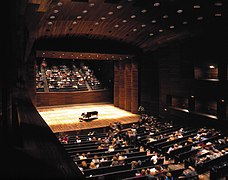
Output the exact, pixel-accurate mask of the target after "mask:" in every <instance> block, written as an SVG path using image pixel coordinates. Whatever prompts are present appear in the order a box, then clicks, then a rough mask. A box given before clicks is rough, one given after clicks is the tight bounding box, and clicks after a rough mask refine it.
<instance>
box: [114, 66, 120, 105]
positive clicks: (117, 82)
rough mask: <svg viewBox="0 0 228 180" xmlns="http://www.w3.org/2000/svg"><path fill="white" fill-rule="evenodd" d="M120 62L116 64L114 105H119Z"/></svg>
mask: <svg viewBox="0 0 228 180" xmlns="http://www.w3.org/2000/svg"><path fill="white" fill-rule="evenodd" d="M118 72H119V62H115V64H114V106H116V107H118V106H119V73H118Z"/></svg>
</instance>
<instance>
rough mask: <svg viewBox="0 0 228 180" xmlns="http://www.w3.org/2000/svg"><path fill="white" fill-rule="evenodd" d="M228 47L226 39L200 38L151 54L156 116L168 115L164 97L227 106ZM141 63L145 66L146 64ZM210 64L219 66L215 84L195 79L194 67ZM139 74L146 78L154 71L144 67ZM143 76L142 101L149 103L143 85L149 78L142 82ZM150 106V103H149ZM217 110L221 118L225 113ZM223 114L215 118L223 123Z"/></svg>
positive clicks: (146, 89)
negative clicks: (155, 80)
mask: <svg viewBox="0 0 228 180" xmlns="http://www.w3.org/2000/svg"><path fill="white" fill-rule="evenodd" d="M227 44H228V41H227V37H226V36H225V37H223V36H218V37H217V39H216V38H213V37H212V38H208V36H203V35H201V36H199V37H196V38H191V39H188V40H186V41H184V42H179V43H176V44H172V45H170V46H167V47H164V48H160V49H159V50H157V51H155V52H154V53H153V58H152V59H153V61H155V62H157V64H158V75H157V77H158V79H159V80H158V81H159V85H158V89H159V114H160V115H161V116H165V115H166V114H167V112H166V109H167V107H168V104H167V103H168V102H167V99H169V98H167V96H168V97H170V96H171V97H179V98H186V99H191V98H190V97H191V96H194V98H195V101H201V102H202V103H203V102H217V103H218V104H219V102H220V101H221V100H225V101H224V102H223V103H226V101H227V100H228V95H227V92H228V88H227V87H228V81H227V59H228V54H227V53H226V52H227V50H228V49H227V47H228V46H227ZM142 62H144V63H145V61H142ZM210 63H212V64H216V65H218V81H212V80H196V79H194V66H198V65H199V64H210ZM142 64H143V63H142ZM143 66H145V67H143ZM147 68H148V70H146V69H147ZM141 70H142V71H143V70H146V71H148V74H149V72H150V71H151V72H152V71H153V68H152V66H151V67H150V66H149V65H148V63H147V64H146V63H145V65H142V68H141ZM145 76H146V72H141V77H142V84H141V93H142V94H141V100H144V99H149V93H148V92H149V90H148V89H150V87H148V86H147V85H146V82H148V80H147V79H148V77H146V78H145ZM143 77H144V78H145V79H143ZM150 102H151V103H152V102H153V101H152V100H151V99H150ZM169 105H170V104H169ZM171 105H172V104H171ZM208 105H210V104H208ZM219 108H223V106H218V108H217V112H219V113H223V114H224V111H223V110H222V109H219ZM173 112H174V113H175V111H173ZM223 114H220V115H219V114H217V116H218V117H222V119H224V115H223ZM222 119H221V120H222ZM225 119H226V118H225Z"/></svg>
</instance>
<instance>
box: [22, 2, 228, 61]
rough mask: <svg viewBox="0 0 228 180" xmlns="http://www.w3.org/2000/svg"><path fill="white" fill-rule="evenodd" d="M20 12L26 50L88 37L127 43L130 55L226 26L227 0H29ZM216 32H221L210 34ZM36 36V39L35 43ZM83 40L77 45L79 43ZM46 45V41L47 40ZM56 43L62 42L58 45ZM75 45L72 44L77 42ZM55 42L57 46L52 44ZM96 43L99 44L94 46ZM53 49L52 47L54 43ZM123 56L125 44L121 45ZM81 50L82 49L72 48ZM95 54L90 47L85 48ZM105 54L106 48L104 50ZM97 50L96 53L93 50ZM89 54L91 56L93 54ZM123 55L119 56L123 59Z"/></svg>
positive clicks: (108, 43)
mask: <svg viewBox="0 0 228 180" xmlns="http://www.w3.org/2000/svg"><path fill="white" fill-rule="evenodd" d="M22 2H23V3H22V6H21V9H20V11H21V14H22V16H23V18H24V21H25V26H26V29H27V31H28V43H27V49H26V53H27V54H28V53H30V51H31V49H32V46H33V44H34V42H37V41H43V40H45V42H46V41H47V40H48V41H53V42H55V43H54V44H55V46H56V47H59V48H55V49H52V48H51V49H48V47H45V48H44V46H43V48H42V47H41V46H37V49H38V50H41V49H42V50H47V51H48V50H55V51H58V50H59V51H61V53H62V52H63V51H67V50H63V49H62V46H61V44H63V43H62V42H61V41H58V42H56V39H64V38H67V39H75V42H77V39H86V40H87V42H86V43H87V44H90V43H89V42H88V40H93V41H94V40H97V41H107V43H106V45H104V46H98V47H100V49H105V48H104V47H106V49H107V47H109V48H110V51H109V52H104V53H107V54H111V55H110V56H112V54H118V48H117V51H115V52H112V46H111V44H112V43H111V42H112V41H113V42H118V43H119V44H122V45H125V47H126V48H125V50H126V49H127V48H128V47H129V49H132V47H134V48H133V50H131V51H127V50H126V52H127V53H126V54H128V55H129V53H130V54H131V55H134V54H135V53H136V52H137V53H139V52H142V53H147V52H151V51H154V50H155V49H157V48H159V47H163V46H166V45H167V44H169V43H171V42H174V41H182V40H183V39H186V38H189V37H193V36H196V35H197V34H199V33H204V32H205V31H210V32H214V31H216V32H219V31H220V30H222V29H223V28H224V27H225V26H227V22H228V18H227V12H225V9H228V8H227V2H225V0H27V1H26V0H24V1H22ZM211 35H212V36H216V34H211ZM36 40H37V41H36ZM81 42H82V41H80V43H77V44H78V46H80V44H81ZM40 44H42V43H40ZM43 44H44V43H43ZM56 44H57V45H56ZM74 45H75V43H71V46H74ZM53 46H54V45H53ZM78 46H77V47H78ZM94 46H96V43H95V44H94ZM49 47H50V46H49ZM119 47H120V48H119V51H120V53H121V54H123V52H121V49H124V48H121V47H123V46H119ZM69 49H71V51H73V52H78V53H80V51H81V50H80V51H79V50H78V48H75V49H74V48H69ZM83 52H84V53H86V52H88V54H89V53H91V48H87V49H83ZM99 52H100V53H102V50H101V51H99ZM92 53H95V52H92ZM88 56H89V55H88ZM118 58H119V57H118Z"/></svg>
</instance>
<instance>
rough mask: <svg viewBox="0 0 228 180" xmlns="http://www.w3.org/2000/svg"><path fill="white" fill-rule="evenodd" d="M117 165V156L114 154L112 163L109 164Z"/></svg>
mask: <svg viewBox="0 0 228 180" xmlns="http://www.w3.org/2000/svg"><path fill="white" fill-rule="evenodd" d="M117 165H119V161H118V158H117V157H116V156H113V158H112V163H111V165H110V166H117Z"/></svg>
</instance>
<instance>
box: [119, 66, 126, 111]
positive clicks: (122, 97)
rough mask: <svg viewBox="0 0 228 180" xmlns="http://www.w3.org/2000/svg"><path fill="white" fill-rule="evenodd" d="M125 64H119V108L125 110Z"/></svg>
mask: <svg viewBox="0 0 228 180" xmlns="http://www.w3.org/2000/svg"><path fill="white" fill-rule="evenodd" d="M124 64H125V63H124V62H120V64H119V107H120V108H121V109H124V103H125V91H124V86H125V82H124Z"/></svg>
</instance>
